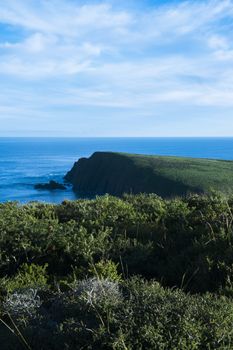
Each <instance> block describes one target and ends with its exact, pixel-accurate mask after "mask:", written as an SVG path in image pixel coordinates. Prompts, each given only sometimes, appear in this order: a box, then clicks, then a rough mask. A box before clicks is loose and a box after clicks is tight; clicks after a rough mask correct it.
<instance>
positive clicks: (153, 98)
mask: <svg viewBox="0 0 233 350" xmlns="http://www.w3.org/2000/svg"><path fill="white" fill-rule="evenodd" d="M225 19H227V21H224V20H225ZM232 19H233V1H232V0H222V1H219V0H209V1H208V0H203V1H180V2H171V3H170V4H167V5H160V6H158V5H157V6H153V7H151V8H150V9H148V8H146V7H145V8H144V10H142V9H140V11H139V10H138V9H137V6H136V5H135V7H134V8H127V9H126V8H124V6H121V7H120V6H118V7H115V6H114V5H111V4H110V1H108V2H107V1H106V2H98V3H97V4H87V5H81V4H80V1H72V0H57V1H55V0H49V1H46V0H8V1H5V2H3V3H2V4H1V7H0V22H1V23H5V24H6V25H7V26H8V27H10V28H11V29H15V30H16V31H18V32H20V31H21V32H22V34H21V36H20V35H18V36H16V37H14V36H12V35H11V36H8V33H7V31H8V30H9V28H8V29H7V27H6V32H5V33H4V32H2V33H1V35H0V77H1V79H2V80H4V79H5V80H8V79H9V80H11V81H12V84H13V86H14V87H15V86H17V87H18V90H19V91H20V90H21V86H23V87H22V88H23V89H26V90H27V96H29V97H28V98H26V99H23V100H22V102H21V103H20V101H19V100H17V98H16V95H17V93H15V90H14V89H9V91H8V96H10V97H12V98H7V95H4V96H5V97H4V98H5V103H8V105H9V110H8V113H16V111H15V110H12V109H10V100H12V99H13V97H14V98H16V99H15V101H17V103H19V104H20V108H21V110H22V108H25V110H26V109H28V110H29V109H30V113H32V114H33V111H34V113H35V114H36V115H37V113H36V112H35V111H36V109H38V108H40V106H41V105H43V106H44V107H43V108H44V109H46V106H47V108H55V107H57V108H62V107H66V108H67V107H68V106H74V107H76V106H98V107H106V108H122V109H124V108H127V109H132V110H134V111H135V109H138V110H141V111H143V113H152V112H153V111H154V110H156V108H157V106H158V105H167V104H169V103H171V104H173V105H179V106H187V105H190V106H191V107H192V106H214V107H215V106H216V107H218V106H220V107H233V98H232V97H233V78H231V77H232V76H233V75H232V63H233V38H232V36H231V32H230V29H231V24H230V23H231V21H232ZM223 61H224V64H223ZM9 84H10V83H9ZM51 86H52V88H51ZM34 87H35V92H34V91H33V89H34ZM38 87H39V90H40V93H39V94H40V95H38V93H37V88H38ZM1 89H3V88H1ZM12 91H13V92H12ZM18 94H19V96H20V95H21V94H20V92H18ZM29 101H30V106H31V107H30V108H29V107H28V104H29ZM0 102H1V100H0ZM2 103H3V105H4V106H5V104H4V100H2ZM191 107H190V108H191ZM4 108H6V109H5V111H7V105H6V106H5V107H4Z"/></svg>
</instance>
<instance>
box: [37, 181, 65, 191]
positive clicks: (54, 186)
mask: <svg viewBox="0 0 233 350" xmlns="http://www.w3.org/2000/svg"><path fill="white" fill-rule="evenodd" d="M34 188H35V189H36V190H49V191H54V190H66V186H65V185H63V184H60V183H59V182H56V181H53V180H51V181H49V183H41V184H36V185H35V186H34Z"/></svg>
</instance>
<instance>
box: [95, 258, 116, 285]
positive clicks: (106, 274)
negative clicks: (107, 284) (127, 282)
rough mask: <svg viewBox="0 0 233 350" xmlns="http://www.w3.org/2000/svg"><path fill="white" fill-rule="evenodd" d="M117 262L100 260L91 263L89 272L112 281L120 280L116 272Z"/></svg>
mask: <svg viewBox="0 0 233 350" xmlns="http://www.w3.org/2000/svg"><path fill="white" fill-rule="evenodd" d="M118 268H119V264H116V263H114V262H113V261H111V260H100V261H99V262H98V263H96V264H91V266H90V269H89V272H90V273H91V274H92V275H94V276H96V277H97V278H100V279H108V280H110V281H113V282H120V281H121V280H122V277H121V275H120V274H119V273H118V271H117V270H118Z"/></svg>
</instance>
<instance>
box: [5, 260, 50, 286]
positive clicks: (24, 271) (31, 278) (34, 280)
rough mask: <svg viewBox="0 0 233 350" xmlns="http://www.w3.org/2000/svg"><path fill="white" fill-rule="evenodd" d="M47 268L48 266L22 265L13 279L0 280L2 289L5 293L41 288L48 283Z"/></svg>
mask: <svg viewBox="0 0 233 350" xmlns="http://www.w3.org/2000/svg"><path fill="white" fill-rule="evenodd" d="M47 267H48V264H45V265H44V266H39V265H35V264H31V265H28V264H22V265H21V267H20V269H19V270H18V272H17V274H16V275H15V276H14V277H11V278H4V279H2V287H3V286H4V287H5V289H6V291H7V292H13V291H14V290H17V289H21V288H43V287H45V286H46V285H47V282H48V275H47V271H46V270H47Z"/></svg>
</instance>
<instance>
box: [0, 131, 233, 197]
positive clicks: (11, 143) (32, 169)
mask: <svg viewBox="0 0 233 350" xmlns="http://www.w3.org/2000/svg"><path fill="white" fill-rule="evenodd" d="M95 151H114V152H128V153H137V154H150V155H169V156H182V157H194V158H212V159H225V160H233V138H0V202H5V201H19V202H21V203H27V202H29V201H43V202H50V203H59V202H61V201H63V200H64V199H69V200H72V199H76V198H78V195H75V194H74V193H73V191H72V188H71V187H69V188H67V190H65V191H63V190H56V191H42V190H35V189H34V185H35V184H36V183H45V182H48V181H50V180H52V179H53V180H56V181H58V182H62V181H63V177H64V175H65V174H66V172H67V171H69V170H70V169H71V167H72V166H73V163H74V162H75V161H77V160H78V159H79V158H81V157H89V156H90V155H91V154H92V153H93V152H95Z"/></svg>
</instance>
